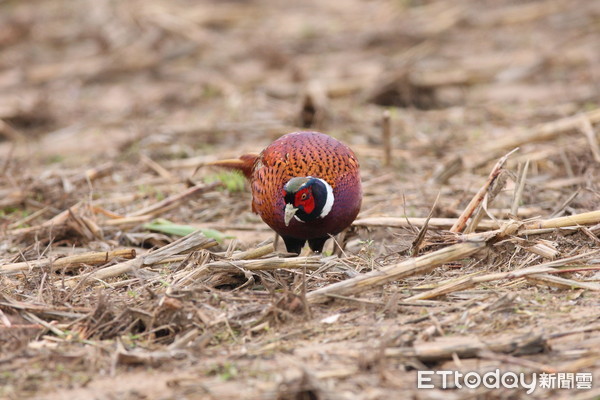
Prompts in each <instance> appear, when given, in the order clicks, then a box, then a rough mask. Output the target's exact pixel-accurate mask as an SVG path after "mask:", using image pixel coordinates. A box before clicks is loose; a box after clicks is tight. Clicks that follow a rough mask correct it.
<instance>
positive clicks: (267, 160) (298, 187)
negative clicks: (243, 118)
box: [213, 132, 362, 253]
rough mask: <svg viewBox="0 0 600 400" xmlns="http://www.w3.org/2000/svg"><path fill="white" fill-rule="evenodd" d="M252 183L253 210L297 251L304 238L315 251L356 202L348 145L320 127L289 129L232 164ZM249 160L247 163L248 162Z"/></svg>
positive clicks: (349, 216)
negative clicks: (257, 152)
mask: <svg viewBox="0 0 600 400" xmlns="http://www.w3.org/2000/svg"><path fill="white" fill-rule="evenodd" d="M213 164H214V165H220V166H224V167H229V168H235V169H239V170H241V171H242V172H243V173H244V174H245V175H246V176H247V177H248V179H249V180H250V183H251V186H252V210H253V211H254V212H256V213H257V214H259V215H260V216H261V218H262V220H263V221H264V222H265V223H267V225H269V226H270V227H271V228H272V229H273V230H275V232H277V233H278V234H279V235H281V237H282V238H283V240H284V242H285V244H286V247H287V249H288V251H290V252H294V253H299V252H300V250H301V249H302V247H303V246H304V243H305V242H306V241H308V244H309V246H310V247H311V249H312V250H313V251H317V252H320V251H322V249H323V245H324V244H325V241H326V240H327V239H328V238H329V237H330V235H335V234H337V233H340V232H341V231H342V230H344V229H345V228H347V227H348V226H349V225H350V224H351V223H352V221H354V219H355V218H356V216H357V214H358V212H359V210H360V204H361V197H362V191H361V184H360V176H359V170H358V161H357V159H356V156H355V155H354V153H353V152H352V150H350V148H349V147H348V146H346V145H344V144H342V143H341V142H339V141H338V140H336V139H334V138H332V137H330V136H327V135H325V134H322V133H319V132H294V133H289V134H287V135H284V136H282V137H281V138H279V139H277V140H276V141H275V142H273V143H272V144H271V145H269V146H268V147H267V148H266V149H264V150H263V151H262V153H260V154H259V155H258V156H256V155H245V156H242V157H240V160H239V161H237V164H236V163H235V162H232V161H224V162H221V163H219V162H217V163H213ZM250 166H251V168H250Z"/></svg>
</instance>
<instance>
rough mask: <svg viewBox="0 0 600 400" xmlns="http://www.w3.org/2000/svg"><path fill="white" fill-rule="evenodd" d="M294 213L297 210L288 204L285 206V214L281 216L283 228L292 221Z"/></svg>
mask: <svg viewBox="0 0 600 400" xmlns="http://www.w3.org/2000/svg"><path fill="white" fill-rule="evenodd" d="M296 211H298V209H297V208H296V207H294V206H293V205H291V204H289V203H288V204H286V205H285V214H284V216H283V220H284V222H285V226H288V225H289V224H290V221H291V220H292V218H294V215H296Z"/></svg>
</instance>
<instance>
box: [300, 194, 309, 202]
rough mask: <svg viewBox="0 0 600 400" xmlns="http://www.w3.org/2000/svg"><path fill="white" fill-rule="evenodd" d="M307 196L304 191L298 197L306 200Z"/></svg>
mask: <svg viewBox="0 0 600 400" xmlns="http://www.w3.org/2000/svg"><path fill="white" fill-rule="evenodd" d="M307 197H308V195H307V194H306V193H302V197H300V199H302V200H306V198H307Z"/></svg>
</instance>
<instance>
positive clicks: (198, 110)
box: [0, 0, 600, 163]
mask: <svg viewBox="0 0 600 400" xmlns="http://www.w3.org/2000/svg"><path fill="white" fill-rule="evenodd" d="M0 26H1V27H2V29H1V30H0V121H1V122H0V141H1V142H0V156H2V157H6V156H7V154H8V153H9V152H10V151H12V154H13V156H18V155H19V154H21V155H23V154H27V155H28V156H31V155H32V154H34V155H36V156H40V157H41V158H40V159H44V157H45V158H46V159H52V160H55V161H56V160H58V159H60V160H62V159H68V160H76V162H77V163H81V162H89V161H90V160H93V159H95V158H97V157H100V156H103V157H107V156H108V157H112V156H114V155H115V154H121V153H122V152H123V151H126V150H127V149H131V146H134V145H135V146H136V150H140V149H143V150H148V151H152V152H154V153H155V155H156V156H160V157H169V158H173V157H175V156H176V157H191V156H195V155H198V154H202V151H203V149H206V148H212V149H213V150H214V146H215V145H217V146H224V147H223V148H226V147H227V146H234V147H235V148H234V149H232V150H235V151H232V154H233V153H237V152H239V151H240V150H242V151H243V150H260V148H261V147H262V146H263V145H264V144H267V143H268V142H269V141H270V140H271V139H272V138H273V137H276V136H278V135H280V134H283V133H286V132H288V131H291V130H295V129H299V128H304V127H307V128H308V127H311V128H317V129H321V130H324V131H326V132H328V133H331V134H333V135H334V136H338V137H342V138H343V139H346V140H347V141H349V142H350V144H355V145H369V144H375V145H376V144H378V143H380V140H381V139H380V130H381V127H380V124H381V113H382V110H384V109H386V108H391V109H392V111H393V112H392V120H393V124H394V127H395V128H396V129H395V133H396V134H395V135H394V136H395V137H394V140H393V143H394V144H395V146H396V147H397V148H404V149H406V150H410V151H411V152H410V154H408V153H406V154H405V153H398V154H397V155H398V156H402V157H404V158H411V157H418V156H419V154H422V153H423V152H429V151H430V150H432V149H434V150H435V151H437V153H438V155H441V156H443V153H444V152H445V151H446V150H448V146H450V147H453V146H458V147H461V146H464V145H465V142H471V141H473V140H476V141H482V142H487V141H491V140H494V139H495V138H496V137H497V136H502V135H503V132H502V128H506V127H514V126H520V125H523V126H531V125H532V124H535V123H538V122H542V121H547V120H552V119H556V118H559V117H562V116H566V115H572V114H574V113H577V112H581V111H585V110H588V109H592V108H594V107H597V104H598V102H599V101H600V86H599V84H600V3H599V2H596V1H587V0H580V1H576V0H575V1H572V0H569V1H566V0H544V1H510V0H503V1H496V0H488V1H470V0H463V1H452V2H448V1H436V0H431V1H402V0H347V1H341V2H323V1H302V2H289V1H284V0H238V1H235V0H231V1H223V0H215V1H210V0H205V1H184V0H178V1H171V0H143V1H141V0H140V1H134V0H129V1H113V0H87V1H86V0H80V1H76V2H73V1H68V0H43V1H34V0H32V1H16V0H12V1H11V0H8V1H6V0H5V1H2V2H0ZM250 138H251V139H252V140H251V141H250V140H247V139H250ZM14 143H18V144H19V146H17V147H18V148H15V146H13V144H14ZM22 144H26V146H25V147H22V146H20V145H22ZM25 149H27V150H25ZM159 153H160V154H159ZM36 159H37V157H36ZM68 160H67V161H68Z"/></svg>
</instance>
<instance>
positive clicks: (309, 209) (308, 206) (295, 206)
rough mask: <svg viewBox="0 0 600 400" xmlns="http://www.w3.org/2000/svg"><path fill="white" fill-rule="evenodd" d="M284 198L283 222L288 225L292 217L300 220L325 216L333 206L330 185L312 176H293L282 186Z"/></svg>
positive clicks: (311, 219) (310, 219) (306, 220)
mask: <svg viewBox="0 0 600 400" xmlns="http://www.w3.org/2000/svg"><path fill="white" fill-rule="evenodd" d="M282 194H283V198H284V199H285V208H284V222H285V225H286V226H288V225H289V224H290V221H291V220H292V218H295V219H296V220H298V221H300V222H308V221H313V220H315V219H317V218H325V217H326V216H327V215H328V214H329V212H330V211H331V208H332V207H333V202H334V197H333V189H332V188H331V185H330V184H329V183H327V182H326V181H325V180H323V179H320V178H314V177H312V176H305V177H295V178H292V179H290V180H289V181H288V182H287V183H286V184H285V186H284V187H283V192H282Z"/></svg>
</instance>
